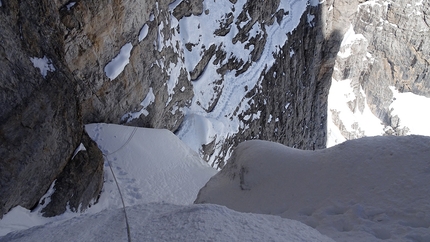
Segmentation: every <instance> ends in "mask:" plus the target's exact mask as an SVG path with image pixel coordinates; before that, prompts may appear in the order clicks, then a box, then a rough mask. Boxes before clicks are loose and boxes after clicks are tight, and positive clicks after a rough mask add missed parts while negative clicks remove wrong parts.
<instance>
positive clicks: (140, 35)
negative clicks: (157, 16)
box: [139, 24, 148, 42]
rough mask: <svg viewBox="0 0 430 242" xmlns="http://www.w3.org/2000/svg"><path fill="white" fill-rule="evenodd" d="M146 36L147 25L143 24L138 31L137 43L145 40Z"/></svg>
mask: <svg viewBox="0 0 430 242" xmlns="http://www.w3.org/2000/svg"><path fill="white" fill-rule="evenodd" d="M147 35H148V25H147V24H144V25H143V27H142V29H140V32H139V42H140V41H142V40H143V39H145V38H146V36H147Z"/></svg>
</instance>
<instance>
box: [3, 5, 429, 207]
mask: <svg viewBox="0 0 430 242" xmlns="http://www.w3.org/2000/svg"><path fill="white" fill-rule="evenodd" d="M360 2H362V1H355V2H350V1H334V0H326V1H323V2H322V3H321V4H320V3H319V2H318V1H316V0H309V1H299V0H291V1H280V0H270V1H267V0H266V1H252V0H223V1H209V0H206V1H204V0H190V1H185V0H184V1H181V0H177V1H174V2H172V1H167V0H163V1H156V0H149V1H144V2H142V1H135V0H128V1H96V0H89V1H76V2H74V1H72V2H69V1H65V0H56V1H46V0H41V1H36V2H35V1H33V2H29V3H23V2H19V3H17V2H13V1H9V0H2V5H1V6H0V25H1V26H0V27H1V29H2V32H1V33H0V67H1V68H0V77H1V78H2V80H4V81H3V82H1V83H0V85H1V90H0V97H1V98H0V103H1V106H2V109H1V110H0V114H1V115H0V117H1V118H0V119H1V122H0V139H1V141H2V143H1V146H0V155H1V157H2V160H1V162H0V167H1V169H0V185H1V186H0V194H1V195H0V214H3V213H5V212H7V211H8V210H9V209H11V208H12V207H13V206H16V205H22V206H24V207H26V208H31V207H33V206H34V205H36V204H37V203H38V201H39V199H40V198H41V197H42V195H43V194H44V193H45V192H46V191H47V190H48V188H49V186H50V184H52V182H53V181H54V180H55V179H57V182H59V183H56V187H57V188H58V190H57V192H58V193H57V195H55V193H54V195H53V196H52V197H51V198H53V200H52V201H57V202H56V203H57V205H56V204H55V202H54V203H52V202H51V203H52V204H51V203H50V205H49V207H50V208H52V211H50V212H48V210H49V209H48V208H46V209H45V214H47V215H48V214H50V215H53V214H55V213H60V212H61V211H63V210H62V209H63V208H64V202H65V201H66V200H68V198H67V196H70V195H71V194H72V193H70V191H72V190H73V191H74V192H76V193H73V197H76V196H77V197H78V198H76V199H73V200H69V202H70V204H71V206H72V208H73V209H75V210H77V208H78V207H79V205H80V204H79V203H82V205H84V206H85V205H86V204H89V201H90V200H91V199H90V197H93V198H96V197H97V194H98V192H99V190H100V184H99V183H100V176H101V175H100V170H99V169H100V164H101V160H100V159H99V156H100V154H98V152H97V151H96V149H95V148H94V149H88V151H89V150H93V151H90V152H89V153H88V154H87V155H88V159H89V162H90V163H91V162H94V163H91V164H87V162H85V165H89V166H91V169H90V170H89V171H88V172H87V173H84V174H81V173H80V170H82V169H84V167H82V166H81V163H76V162H77V161H76V160H74V159H71V158H72V156H73V151H74V150H75V148H76V147H78V146H79V144H80V143H84V144H85V142H87V141H85V139H84V138H82V137H84V136H83V135H82V132H83V125H84V124H87V123H93V122H109V123H123V124H128V125H137V126H143V127H151V128H166V129H169V130H171V131H175V132H176V134H177V135H178V136H179V137H180V138H181V139H182V140H183V141H185V142H186V143H187V144H189V145H190V146H191V147H192V148H193V149H195V150H196V151H198V152H200V154H201V156H202V157H203V158H204V159H205V160H207V161H208V162H210V163H211V164H212V165H213V166H215V167H218V168H222V167H223V166H224V164H225V160H227V158H228V157H229V156H230V153H231V150H232V148H233V147H235V146H236V145H237V144H238V143H239V142H241V141H243V140H248V139H256V138H259V139H266V140H270V141H276V142H279V143H282V144H286V145H289V146H293V147H296V148H301V149H319V148H323V147H325V142H326V137H327V135H326V126H327V122H326V119H327V118H326V116H327V114H326V109H327V95H328V90H329V87H330V83H331V80H332V75H333V66H334V65H335V63H336V65H337V66H338V69H339V71H338V70H336V72H335V73H334V76H335V78H337V79H338V80H343V79H346V78H350V79H354V80H356V81H355V82H354V83H356V84H354V87H358V86H360V85H361V86H362V87H363V90H364V93H365V94H366V97H367V99H366V100H367V102H368V103H369V102H370V103H372V105H373V106H372V105H370V104H369V105H370V106H371V107H372V110H373V111H374V112H376V113H378V116H379V117H381V118H382V119H383V120H384V122H386V123H389V122H393V121H395V119H393V118H392V117H390V116H389V109H388V108H387V105H388V103H389V99H390V98H391V96H390V95H389V92H388V89H387V88H384V89H381V90H382V91H379V90H380V89H379V87H380V84H379V83H377V82H367V81H365V80H376V79H377V78H379V77H380V76H383V75H387V79H384V80H386V82H389V83H391V84H393V85H395V86H396V87H397V88H399V89H402V88H403V89H408V90H409V89H410V90H413V91H414V92H416V93H420V94H426V93H428V90H429V85H428V82H426V81H425V80H428V79H426V73H427V71H428V60H427V59H426V56H428V54H429V53H428V52H429V48H428V46H427V45H426V42H425V40H426V36H428V24H427V22H426V21H428V20H427V19H426V18H425V17H422V15H423V16H425V15H426V14H427V12H426V11H428V10H427V9H429V8H428V7H429V6H428V4H429V3H428V2H423V3H422V4H423V5H419V4H418V3H419V2H414V3H413V4H412V5H413V6H412V8H411V9H409V10H408V9H406V10H404V9H403V7H405V6H407V5H405V4H406V3H404V4H403V3H400V1H398V2H396V1H394V2H393V1H392V2H393V3H390V4H384V3H381V4H379V3H378V4H377V3H375V1H366V2H365V3H362V4H361V5H359V4H360ZM376 2H378V1H376ZM381 2H382V1H381ZM373 3H375V4H373ZM414 4H415V5H414ZM351 6H353V7H351ZM355 6H360V7H359V8H358V9H359V11H358V12H356V11H355V9H356V8H355ZM375 6H376V7H375ZM378 6H379V7H378ZM368 10H369V11H368ZM418 10H419V11H418ZM402 11H403V12H402ZM416 11H418V12H416ZM409 13H411V14H412V13H413V14H415V13H420V14H415V15H414V16H418V17H417V22H409V21H406V20H405V16H409V15H408V14H409ZM380 18H382V19H383V21H382V23H380V22H377V21H379V19H380ZM385 19H386V20H387V21H389V22H390V23H391V24H389V23H387V24H385V22H384V21H385ZM375 21H376V22H375ZM350 23H351V24H352V25H353V28H354V30H355V31H356V32H357V33H363V36H364V37H363V38H364V39H366V40H364V39H363V41H362V44H359V45H358V46H357V47H354V48H352V49H353V50H354V51H355V52H357V53H359V54H361V55H357V56H361V57H363V55H365V57H366V58H368V60H366V61H364V62H362V61H360V59H359V58H361V57H355V59H353V58H341V57H339V55H338V52H339V50H341V52H342V53H343V52H344V51H346V50H345V46H341V42H342V39H343V36H344V34H345V33H346V32H347V30H348V28H349V27H350V25H351V24H350ZM369 23H370V24H369ZM381 28H382V30H383V31H385V32H384V33H385V34H382V35H379V34H377V32H378V31H379V30H380V29H381ZM374 30H378V31H374ZM426 31H427V32H426ZM390 33H393V34H394V35H396V36H397V37H399V38H391V37H390V36H389V35H390ZM412 33H419V35H420V37H419V38H416V37H415V36H412ZM384 38H387V40H389V41H385V39H384ZM360 43H361V42H360ZM404 43H407V44H408V45H406V46H408V48H406V49H405V48H403V49H402V50H399V51H397V52H395V53H394V54H392V53H391V52H390V51H389V46H393V45H395V46H402V45H403V44H404ZM366 44H367V45H366ZM342 48H344V49H342ZM367 52H369V53H370V55H368V53H367ZM398 55H402V56H404V57H405V58H404V59H400V58H397V57H398ZM357 58H358V59H357ZM377 58H379V59H377ZM376 60H378V61H376ZM405 63H406V64H407V65H403V64H405ZM386 66H387V67H388V66H390V68H388V70H391V72H390V73H389V74H384V72H381V71H380V70H381V69H383V67H384V68H385V67H386ZM405 66H406V67H405ZM409 66H410V68H409ZM353 67H354V68H353ZM402 68H403V69H402ZM405 68H406V69H405ZM397 77H402V78H401V80H402V81H398V82H397V81H396V80H398V78H397ZM399 80H400V79H399ZM391 84H390V85H391ZM356 92H357V93H360V89H359V88H358V89H356ZM380 92H382V93H384V95H383V96H382V97H380V96H378V95H377V94H378V93H380ZM426 95H427V94H426ZM364 100H365V99H364V98H360V96H359V95H358V94H357V99H356V100H355V101H352V102H351V104H350V106H351V108H354V107H358V109H360V108H361V107H362V106H363V103H364ZM384 105H385V106H384ZM329 114H330V113H329ZM338 120H341V119H338ZM344 126H345V125H344ZM396 132H397V131H396ZM85 146H86V145H85ZM86 147H87V148H88V146H86ZM84 154H85V153H82V154H80V155H79V156H82V155H84ZM87 155H84V156H85V157H86V156H87ZM93 157H98V158H97V159H95V158H94V159H93ZM75 159H78V158H75ZM71 167H75V168H73V169H72V168H71ZM85 170H87V169H86V167H85ZM93 171H94V172H93ZM60 174H61V175H60ZM77 174H80V175H77ZM60 177H62V178H60ZM72 178H73V179H75V180H76V181H75V182H71V180H69V179H72ZM60 180H63V181H64V183H62V182H60ZM60 183H62V184H63V185H60ZM57 184H58V185H57ZM71 184H77V185H76V187H74V186H71ZM85 184H87V186H88V187H91V189H90V190H86V188H85ZM60 187H62V188H61V189H63V192H61V191H60V190H61V189H60ZM78 191H79V192H78ZM77 193H80V195H76V194H77ZM88 194H90V195H88ZM60 207H61V208H60ZM54 211H56V212H54Z"/></svg>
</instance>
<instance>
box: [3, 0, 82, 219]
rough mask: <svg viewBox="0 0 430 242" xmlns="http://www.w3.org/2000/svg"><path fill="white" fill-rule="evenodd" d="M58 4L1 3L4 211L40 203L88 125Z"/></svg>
mask: <svg viewBox="0 0 430 242" xmlns="http://www.w3.org/2000/svg"><path fill="white" fill-rule="evenodd" d="M51 4H52V6H51ZM55 6H58V3H57V2H55V3H54V2H53V3H51V2H48V1H44V2H39V1H37V2H33V1H31V2H26V3H20V4H18V3H17V2H15V1H2V7H0V25H1V26H0V29H1V30H2V31H1V34H0V66H1V68H0V79H1V80H2V81H1V83H0V86H1V88H0V103H1V104H0V105H1V109H0V117H1V118H0V119H1V121H0V140H1V145H0V156H1V162H0V184H1V185H0V194H1V195H0V216H2V215H3V214H4V213H5V212H7V211H8V210H9V209H10V208H12V207H14V206H16V205H21V206H24V207H26V208H31V207H33V206H34V205H36V204H37V202H38V201H39V198H40V197H41V196H42V195H43V194H44V193H45V192H46V190H47V189H48V188H49V184H50V183H52V181H53V180H54V178H55V177H56V176H57V175H58V174H59V173H60V172H61V171H62V169H63V167H64V166H65V165H66V164H67V161H68V160H69V159H70V157H71V154H72V152H73V150H74V147H76V146H77V144H78V142H79V137H80V134H81V133H82V130H83V126H82V119H81V116H80V110H79V104H78V100H77V99H76V95H77V93H76V88H75V86H76V82H75V81H74V77H73V75H72V73H71V72H70V71H69V69H68V67H67V66H66V65H65V62H64V54H63V50H62V45H61V43H63V35H62V34H61V33H62V31H61V29H60V28H59V26H58V25H56V24H55V23H56V22H58V21H59V19H58V14H56V9H55ZM35 66H38V67H37V68H36V67H35Z"/></svg>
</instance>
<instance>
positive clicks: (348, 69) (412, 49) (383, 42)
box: [329, 0, 430, 139]
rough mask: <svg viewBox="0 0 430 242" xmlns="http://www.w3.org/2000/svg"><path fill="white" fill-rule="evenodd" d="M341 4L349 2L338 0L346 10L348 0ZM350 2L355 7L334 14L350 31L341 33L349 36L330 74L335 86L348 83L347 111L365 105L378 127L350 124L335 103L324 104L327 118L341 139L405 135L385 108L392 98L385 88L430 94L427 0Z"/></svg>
mask: <svg viewBox="0 0 430 242" xmlns="http://www.w3.org/2000/svg"><path fill="white" fill-rule="evenodd" d="M346 2H347V3H346ZM345 3H346V4H347V5H348V6H342V4H340V5H337V6H338V7H339V6H340V9H339V10H338V12H339V13H343V10H347V9H351V8H350V7H349V5H350V4H351V1H345ZM353 4H354V5H357V8H353V9H354V12H352V13H350V14H344V15H342V14H340V17H338V18H335V19H334V21H335V22H342V23H344V24H343V25H344V26H343V31H344V32H345V31H346V30H348V29H349V31H348V32H349V34H348V36H345V37H346V38H348V39H347V40H346V41H345V42H344V43H343V44H342V47H341V50H340V54H339V55H338V57H337V59H336V66H335V70H336V71H335V73H334V76H333V78H334V79H335V82H336V84H339V85H342V84H341V83H342V82H345V81H346V82H350V84H348V86H349V88H350V90H351V91H350V92H351V93H352V94H351V98H350V99H351V100H350V102H349V103H348V106H349V113H350V116H354V115H355V116H359V115H362V114H363V113H365V112H366V110H365V109H366V108H367V107H368V108H369V110H371V112H372V114H373V115H374V116H376V117H377V118H378V119H379V120H380V122H379V123H381V126H382V128H380V133H370V132H369V130H366V127H365V124H364V123H360V122H354V123H352V125H351V124H349V123H348V122H346V121H344V120H345V119H346V118H345V117H340V116H339V112H340V111H339V109H338V108H337V107H334V106H331V107H330V108H329V112H330V113H331V114H332V120H333V122H334V123H335V125H336V126H337V127H338V128H339V130H340V131H341V133H342V135H343V136H344V137H345V138H346V139H352V138H358V137H362V136H366V135H376V134H382V133H384V132H385V133H386V134H394V135H403V134H407V133H408V130H407V127H400V126H399V117H397V116H396V115H394V114H393V113H392V109H391V108H390V105H391V104H392V103H393V101H394V99H393V91H392V90H391V89H390V87H394V88H395V89H396V90H397V91H399V92H411V93H414V94H417V95H421V96H426V97H430V92H429V91H430V89H429V87H430V81H429V78H428V70H429V67H430V62H429V60H428V56H429V55H430V45H429V44H428V39H429V36H430V35H429V32H430V28H429V22H428V17H427V16H428V9H429V7H430V5H429V4H430V3H429V2H428V1H382V0H376V1H356V2H355V3H353ZM334 8H336V5H334ZM339 95H343V94H341V93H339ZM344 95H349V94H347V93H344ZM412 105H414V104H412ZM340 115H342V114H340ZM349 119H351V118H349ZM400 121H401V120H400ZM376 125H379V124H376Z"/></svg>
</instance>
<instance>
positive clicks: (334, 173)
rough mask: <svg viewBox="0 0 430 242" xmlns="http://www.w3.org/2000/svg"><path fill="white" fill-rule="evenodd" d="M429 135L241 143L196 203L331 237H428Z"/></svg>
mask: <svg viewBox="0 0 430 242" xmlns="http://www.w3.org/2000/svg"><path fill="white" fill-rule="evenodd" d="M429 157H430V137H425V136H405V137H393V136H388V137H387V136H386V137H367V138H361V139H357V140H351V141H347V142H344V143H342V144H340V145H337V146H334V147H331V148H328V149H324V150H319V151H302V150H297V149H293V148H288V147H286V146H283V145H280V144H276V143H271V142H267V141H246V142H244V143H242V144H240V145H239V146H238V148H237V149H236V150H235V152H234V153H233V155H232V157H231V159H230V160H229V162H228V163H227V166H226V167H224V169H223V170H222V171H220V172H219V173H218V174H217V175H215V176H214V177H212V178H211V179H210V181H209V182H208V183H207V184H206V186H205V187H204V188H202V189H201V191H200V192H199V195H198V198H197V200H196V202H198V203H215V204H220V205H225V206H227V207H228V208H231V209H234V210H236V211H241V212H249V213H261V214H272V215H279V216H281V217H284V218H289V219H295V220H298V221H301V222H303V223H305V224H307V225H309V226H311V227H313V228H315V229H317V230H318V231H320V232H321V233H322V234H325V235H327V236H329V237H331V238H333V239H335V240H336V241H379V240H388V241H430V230H429V228H430V203H429V202H428V201H429V200H430V187H429V186H428V184H429V183H430V167H429V164H430V163H429V162H430V158H429Z"/></svg>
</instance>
